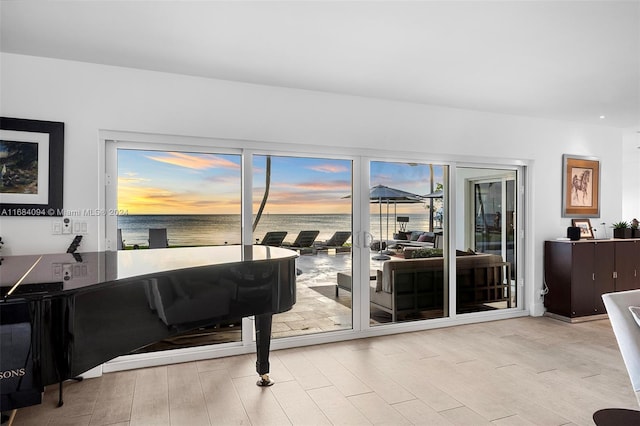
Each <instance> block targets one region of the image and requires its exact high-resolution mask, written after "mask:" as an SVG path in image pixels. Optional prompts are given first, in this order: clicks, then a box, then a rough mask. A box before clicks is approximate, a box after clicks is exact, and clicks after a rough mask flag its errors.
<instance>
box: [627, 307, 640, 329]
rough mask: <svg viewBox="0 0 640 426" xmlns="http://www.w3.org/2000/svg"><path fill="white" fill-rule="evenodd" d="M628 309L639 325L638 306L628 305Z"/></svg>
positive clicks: (639, 311) (639, 310) (639, 312)
mask: <svg viewBox="0 0 640 426" xmlns="http://www.w3.org/2000/svg"><path fill="white" fill-rule="evenodd" d="M629 310H630V311H631V314H632V315H633V319H634V320H636V323H637V324H638V325H640V306H629Z"/></svg>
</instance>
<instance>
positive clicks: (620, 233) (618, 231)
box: [612, 220, 633, 238]
mask: <svg viewBox="0 0 640 426" xmlns="http://www.w3.org/2000/svg"><path fill="white" fill-rule="evenodd" d="M612 226H613V238H633V229H631V228H630V227H629V223H628V222H626V221H624V220H621V221H620V222H615V223H613V224H612Z"/></svg>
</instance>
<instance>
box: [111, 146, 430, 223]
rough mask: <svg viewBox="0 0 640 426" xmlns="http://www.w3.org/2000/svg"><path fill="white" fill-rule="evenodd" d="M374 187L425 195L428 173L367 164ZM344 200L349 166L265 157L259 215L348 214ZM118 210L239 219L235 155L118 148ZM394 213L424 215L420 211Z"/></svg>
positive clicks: (257, 196)
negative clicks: (266, 193)
mask: <svg viewBox="0 0 640 426" xmlns="http://www.w3.org/2000/svg"><path fill="white" fill-rule="evenodd" d="M265 159H266V157H265V156H255V157H254V164H253V168H254V183H253V184H254V197H253V202H254V209H253V210H254V212H256V211H257V209H258V205H259V203H260V201H261V199H262V194H263V193H264V186H265V165H266V160H265ZM442 173H443V168H442V166H435V167H434V174H435V179H434V180H435V182H442ZM378 184H382V185H387V186H390V187H393V188H398V189H402V190H404V191H409V192H413V193H415V194H420V195H425V194H427V193H429V192H430V189H429V166H428V165H423V164H420V165H415V164H412V165H409V164H407V163H388V162H373V163H371V186H374V185H378ZM350 194H351V161H349V160H334V159H321V158H298V157H278V156H272V165H271V188H270V192H269V198H268V203H267V206H266V208H265V213H272V214H278V213H310V214H312V213H316V214H317V213H350V212H351V199H350V198H345V197H346V196H349V195H350ZM118 208H119V209H124V210H128V213H129V214H240V156H239V155H226V154H201V153H186V152H165V151H142V150H124V149H119V150H118ZM372 211H374V210H372ZM375 211H377V210H375ZM398 211H399V212H400V211H405V212H407V213H409V212H414V213H421V212H425V210H424V207H423V206H422V205H421V204H418V205H405V206H398Z"/></svg>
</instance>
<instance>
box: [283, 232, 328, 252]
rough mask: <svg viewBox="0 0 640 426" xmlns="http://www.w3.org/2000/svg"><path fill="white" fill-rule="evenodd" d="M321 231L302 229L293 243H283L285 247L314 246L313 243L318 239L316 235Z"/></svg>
mask: <svg viewBox="0 0 640 426" xmlns="http://www.w3.org/2000/svg"><path fill="white" fill-rule="evenodd" d="M319 233H320V231H300V233H299V234H298V236H297V237H296V239H295V241H294V242H293V243H291V244H289V243H286V242H285V243H282V245H283V246H284V247H291V248H306V247H311V246H313V243H314V242H315V241H316V237H317V236H318V234H319Z"/></svg>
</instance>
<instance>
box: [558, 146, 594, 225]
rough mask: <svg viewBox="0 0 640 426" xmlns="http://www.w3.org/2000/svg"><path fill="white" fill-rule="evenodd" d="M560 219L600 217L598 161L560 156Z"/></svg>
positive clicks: (590, 158)
mask: <svg viewBox="0 0 640 426" xmlns="http://www.w3.org/2000/svg"><path fill="white" fill-rule="evenodd" d="M562 217H600V161H599V160H598V159H597V158H595V157H583V156H577V155H569V154H564V155H563V156H562Z"/></svg>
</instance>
